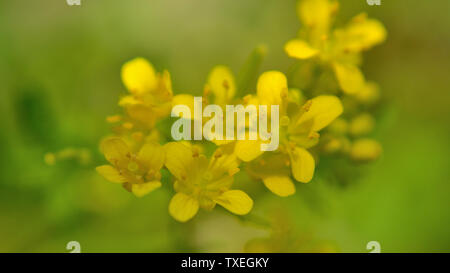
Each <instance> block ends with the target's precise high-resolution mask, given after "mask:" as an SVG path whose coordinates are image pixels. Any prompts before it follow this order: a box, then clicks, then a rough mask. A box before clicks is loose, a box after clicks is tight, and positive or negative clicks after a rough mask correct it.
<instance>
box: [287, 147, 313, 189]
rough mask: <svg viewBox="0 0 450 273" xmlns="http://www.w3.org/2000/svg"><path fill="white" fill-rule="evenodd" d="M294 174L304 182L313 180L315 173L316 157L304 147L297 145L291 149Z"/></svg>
mask: <svg viewBox="0 0 450 273" xmlns="http://www.w3.org/2000/svg"><path fill="white" fill-rule="evenodd" d="M289 156H290V158H291V168H292V175H293V176H294V178H295V180H297V181H299V182H303V183H307V182H309V181H311V179H312V178H313V175H314V165H315V162H314V158H313V157H312V155H311V154H310V153H309V152H308V151H307V150H306V149H303V148H300V147H295V148H294V149H293V151H290V153H289Z"/></svg>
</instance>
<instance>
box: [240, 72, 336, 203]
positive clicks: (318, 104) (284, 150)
mask: <svg viewBox="0 0 450 273" xmlns="http://www.w3.org/2000/svg"><path fill="white" fill-rule="evenodd" d="M289 93H291V94H289ZM296 93H298V91H296V90H288V89H287V80H286V77H285V76H284V74H282V73H281V72H277V71H270V72H266V73H264V74H263V75H261V77H260V78H259V81H258V92H257V97H256V98H253V99H254V101H255V102H258V103H263V104H269V105H273V104H278V105H280V120H279V123H280V126H281V127H280V149H279V153H276V152H272V153H267V154H266V155H265V156H264V157H262V158H261V160H256V161H255V162H254V164H251V165H250V168H249V172H251V173H252V174H253V176H254V177H257V178H260V179H262V180H263V182H264V185H266V186H267V188H269V189H270V190H271V191H272V192H273V193H275V194H277V195H280V196H288V195H291V194H293V193H294V192H295V187H294V185H293V183H292V181H291V178H290V177H291V174H292V176H293V177H294V179H295V180H297V181H299V182H304V183H306V182H309V181H310V180H311V179H312V177H313V174H314V168H315V160H314V158H313V156H312V155H311V154H310V152H309V151H308V150H307V148H310V147H312V146H314V145H316V144H317V142H318V139H319V133H318V132H319V131H320V130H322V129H323V128H324V127H326V126H327V125H329V124H330V123H331V122H332V121H333V120H335V119H336V118H337V117H338V116H339V115H340V114H341V113H342V111H343V107H342V103H341V101H340V100H339V98H337V97H335V96H325V95H323V96H318V97H315V98H313V99H311V100H308V101H307V102H306V103H304V104H303V105H301V104H298V101H297V100H296V98H299V97H301V96H300V95H299V94H296ZM249 142H251V141H247V143H249ZM254 142H255V141H254ZM236 145H237V144H236ZM245 148H247V150H246V151H241V149H238V150H237V151H236V152H237V154H238V156H239V153H245V154H248V153H249V151H255V152H253V154H257V150H256V149H258V148H259V147H257V146H254V145H250V144H249V145H247V146H246V147H245ZM257 155H259V154H257ZM255 158H256V157H254V158H252V159H255Z"/></svg>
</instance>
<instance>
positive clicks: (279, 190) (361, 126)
mask: <svg viewBox="0 0 450 273" xmlns="http://www.w3.org/2000/svg"><path fill="white" fill-rule="evenodd" d="M336 10H337V3H336V2H335V1H330V0H303V1H300V4H299V15H300V19H301V22H302V23H303V27H302V30H301V31H300V35H299V38H298V39H294V40H292V41H289V42H288V43H287V44H286V46H285V50H286V52H287V54H288V55H289V56H291V57H293V58H296V59H300V60H301V61H305V60H307V61H308V62H309V63H308V65H309V66H310V65H311V64H312V63H315V64H318V65H320V66H321V68H322V70H323V71H327V69H330V70H331V71H333V73H334V74H333V76H334V78H335V79H336V80H337V82H338V84H339V87H340V88H339V89H340V91H342V92H340V93H339V92H335V91H334V89H333V88H324V87H326V86H329V85H330V84H328V85H324V84H318V85H317V86H316V87H317V89H318V90H320V91H319V92H317V93H316V94H314V92H313V93H312V94H314V95H312V96H307V93H306V92H303V90H301V89H300V88H302V87H301V86H295V84H294V87H295V88H294V87H292V86H290V82H291V79H289V84H288V77H286V75H285V74H284V73H282V72H280V71H266V72H264V73H262V74H261V75H260V76H259V77H258V80H257V84H256V86H255V87H253V90H252V88H250V90H245V91H246V93H247V94H246V95H243V94H242V93H240V92H238V88H237V84H236V80H235V76H234V75H233V72H232V71H231V69H230V68H228V67H226V66H216V67H214V68H213V69H212V70H211V72H210V73H209V75H208V77H207V80H206V83H205V86H204V88H203V90H204V92H203V102H202V103H203V104H204V105H205V106H206V105H208V104H215V105H219V106H220V107H222V108H224V107H225V106H226V105H237V104H242V105H246V106H248V105H255V106H256V107H258V106H260V105H266V106H269V107H270V106H272V105H277V106H279V120H278V122H279V124H280V127H279V147H278V149H277V150H275V151H266V152H264V151H262V150H261V148H260V147H261V143H263V142H264V140H262V138H260V137H259V136H258V138H257V139H256V140H249V138H246V139H244V140H214V139H213V140H211V141H178V142H177V141H174V140H173V139H171V138H170V137H169V136H168V135H170V132H165V131H164V130H165V129H163V128H161V127H159V126H158V124H161V123H163V122H167V121H171V119H170V116H171V109H172V107H173V106H175V105H179V104H184V105H187V106H188V107H190V108H192V107H193V101H194V97H193V95H191V94H177V95H174V92H173V90H172V84H171V77H170V74H169V72H168V71H163V72H162V73H157V72H156V71H155V69H154V67H153V65H152V64H151V63H150V62H149V61H147V60H146V59H144V58H135V59H133V60H130V61H128V62H127V63H125V64H124V65H123V67H122V70H121V78H122V82H123V84H124V86H125V87H126V89H127V90H128V94H127V95H126V96H123V97H121V98H120V99H119V102H118V104H119V106H120V107H122V108H123V113H122V114H121V115H114V116H110V117H107V121H108V122H109V123H111V124H112V126H113V130H112V131H113V135H112V136H108V137H105V138H104V139H103V140H102V141H101V144H100V150H101V152H102V153H103V154H104V156H105V158H106V160H107V161H108V162H109V164H106V165H102V166H99V167H97V172H98V173H100V174H101V175H102V176H103V177H105V178H106V179H107V180H109V181H111V182H114V183H118V184H122V185H123V187H124V188H125V189H126V190H128V191H130V192H131V193H133V194H134V195H136V196H144V195H146V194H148V193H150V192H152V191H154V190H156V189H158V188H160V187H161V186H162V183H170V185H171V186H173V190H174V192H175V194H174V196H173V197H172V199H171V201H170V203H169V204H168V210H169V213H170V214H171V215H172V216H173V218H175V219H176V220H178V221H180V222H186V221H188V220H190V219H191V218H193V217H194V216H195V215H196V214H197V212H198V210H199V208H203V209H205V210H212V209H213V208H214V207H215V206H216V205H219V206H222V207H223V208H225V209H226V210H228V211H230V212H231V213H233V214H237V215H245V214H247V213H249V212H250V211H251V209H252V207H253V200H252V199H251V198H250V196H249V195H248V194H247V193H245V192H244V191H242V190H239V183H235V181H234V180H235V179H234V177H235V175H236V174H237V173H238V172H240V171H245V172H246V173H247V174H248V175H249V176H251V177H253V178H255V180H256V181H261V182H262V183H263V184H264V185H265V187H267V189H268V190H269V191H271V192H272V193H274V194H276V195H278V196H289V195H292V194H294V193H295V190H296V187H295V183H294V182H302V183H307V182H310V181H311V180H312V178H313V176H314V172H315V168H316V162H318V157H319V155H320V153H322V152H327V151H328V150H330V149H332V148H333V147H330V146H333V144H332V143H330V142H331V140H336V141H340V139H347V136H348V135H355V136H356V135H358V136H359V135H364V134H366V133H368V132H369V131H370V130H371V129H372V127H373V123H374V121H373V118H372V117H371V116H370V115H369V114H364V113H358V115H357V116H355V117H354V118H353V119H351V120H350V121H348V120H347V116H345V117H342V118H340V116H343V115H342V114H343V113H344V114H345V113H346V104H345V100H347V99H351V100H353V101H357V102H358V103H360V104H371V103H373V102H374V100H375V99H376V98H377V97H378V95H377V92H378V91H377V89H376V88H375V87H374V86H373V84H371V83H370V82H366V81H365V79H364V76H363V75H362V73H361V72H360V70H359V68H358V67H359V65H360V59H361V58H360V54H361V52H362V51H363V50H366V49H368V48H370V47H372V46H374V45H375V44H378V43H380V42H381V41H383V40H384V38H385V35H386V33H385V31H384V28H383V27H382V25H381V24H380V23H379V22H378V21H375V20H372V19H368V18H367V17H366V16H365V15H359V16H357V17H356V18H354V19H353V20H352V21H351V22H350V23H349V24H348V25H347V26H345V27H343V28H340V29H335V30H334V31H331V23H332V20H333V18H334V14H335V13H336ZM300 66H301V65H300ZM300 66H296V69H295V71H296V73H295V75H294V76H296V80H298V77H297V76H298V75H300V76H301V73H303V72H304V71H305V69H304V67H300ZM324 73H326V72H324ZM303 74H304V73H303ZM324 75H325V74H324ZM300 78H301V77H300ZM296 80H294V81H293V82H294V83H295V81H296ZM300 80H301V79H300ZM309 82H311V79H309ZM308 88H309V87H308ZM252 91H254V93H252ZM344 109H345V110H344ZM181 118H182V117H181ZM206 121H207V119H205V118H204V120H203V121H202V122H203V123H204V122H206ZM327 127H329V128H327ZM340 127H342V128H340ZM339 130H340V131H339ZM322 131H323V132H324V133H323V134H324V138H325V140H326V141H325V142H324V141H321V140H320V139H321V138H322V137H321V135H320V133H322ZM319 132H320V133H319ZM247 134H248V132H247ZM327 145H328V146H327ZM339 145H341V144H339ZM339 145H337V146H339ZM352 145H353V146H352V147H351V148H350V150H349V154H350V155H351V156H352V157H355V158H363V159H367V158H371V157H373V155H374V154H375V153H379V151H377V149H381V148H380V147H379V145H378V144H377V143H376V142H375V144H374V143H371V140H367V139H360V140H358V141H355V142H354V143H353V144H352ZM374 145H375V146H377V145H378V146H377V147H373V146H374ZM206 147H214V148H213V149H212V151H211V152H210V153H208V152H207V151H206V150H207V148H206ZM313 147H320V149H314V150H313V149H312V148H313ZM340 148H341V146H339V147H338V148H337V149H336V150H338V149H340ZM327 149H328V150H327ZM163 172H166V173H169V174H170V175H169V179H162V177H163Z"/></svg>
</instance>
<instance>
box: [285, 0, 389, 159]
mask: <svg viewBox="0 0 450 273" xmlns="http://www.w3.org/2000/svg"><path fill="white" fill-rule="evenodd" d="M338 9H339V3H338V1H336V0H302V1H299V3H298V7H297V11H298V17H299V19H300V22H301V23H302V27H301V28H300V31H299V33H298V37H297V38H295V39H292V40H290V41H288V42H287V43H286V44H285V47H284V50H285V52H286V53H287V55H288V56H290V57H292V58H294V59H296V60H298V63H297V64H296V66H295V67H294V69H293V70H292V71H293V73H292V75H291V76H292V81H293V82H296V83H297V84H296V85H297V86H298V87H299V88H301V89H302V90H303V91H305V92H306V91H307V92H308V93H309V94H311V95H316V94H335V95H338V96H339V97H340V98H341V100H342V102H343V105H344V108H345V113H344V115H342V116H341V117H339V118H338V119H336V120H335V121H334V122H333V123H332V124H331V125H330V126H329V128H327V130H326V132H324V135H323V138H322V141H321V145H320V148H321V150H322V152H324V153H328V154H341V155H345V156H348V157H349V158H351V159H352V160H354V161H358V162H367V161H372V160H375V159H377V158H378V157H379V155H380V153H381V145H380V144H379V143H378V142H377V141H375V140H374V139H371V138H369V137H368V135H369V134H371V133H372V132H373V130H374V128H375V118H374V117H373V115H372V112H373V110H374V108H375V107H376V106H377V103H378V102H379V100H380V92H379V89H378V86H377V84H376V83H374V82H371V81H367V80H366V78H365V76H364V75H363V73H362V72H361V69H360V67H361V64H362V56H361V54H362V53H363V52H364V51H366V50H369V49H371V48H372V47H374V46H376V45H378V44H380V43H382V42H384V41H385V39H386V36H387V32H386V29H385V28H384V26H383V25H382V23H381V22H379V21H378V20H375V19H372V18H368V16H367V14H366V13H360V14H358V15H356V16H355V17H353V18H352V19H351V20H350V21H349V22H348V23H346V24H344V25H341V26H339V27H333V26H334V21H335V18H336V15H337V12H338ZM314 74H316V76H314Z"/></svg>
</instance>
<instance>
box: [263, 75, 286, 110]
mask: <svg viewBox="0 0 450 273" xmlns="http://www.w3.org/2000/svg"><path fill="white" fill-rule="evenodd" d="M257 95H258V98H259V99H260V102H261V103H262V104H267V105H281V102H282V96H283V95H286V96H287V95H288V89H287V79H286V76H285V75H284V74H283V73H281V72H279V71H268V72H264V73H263V74H261V76H259V79H258V84H257Z"/></svg>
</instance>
